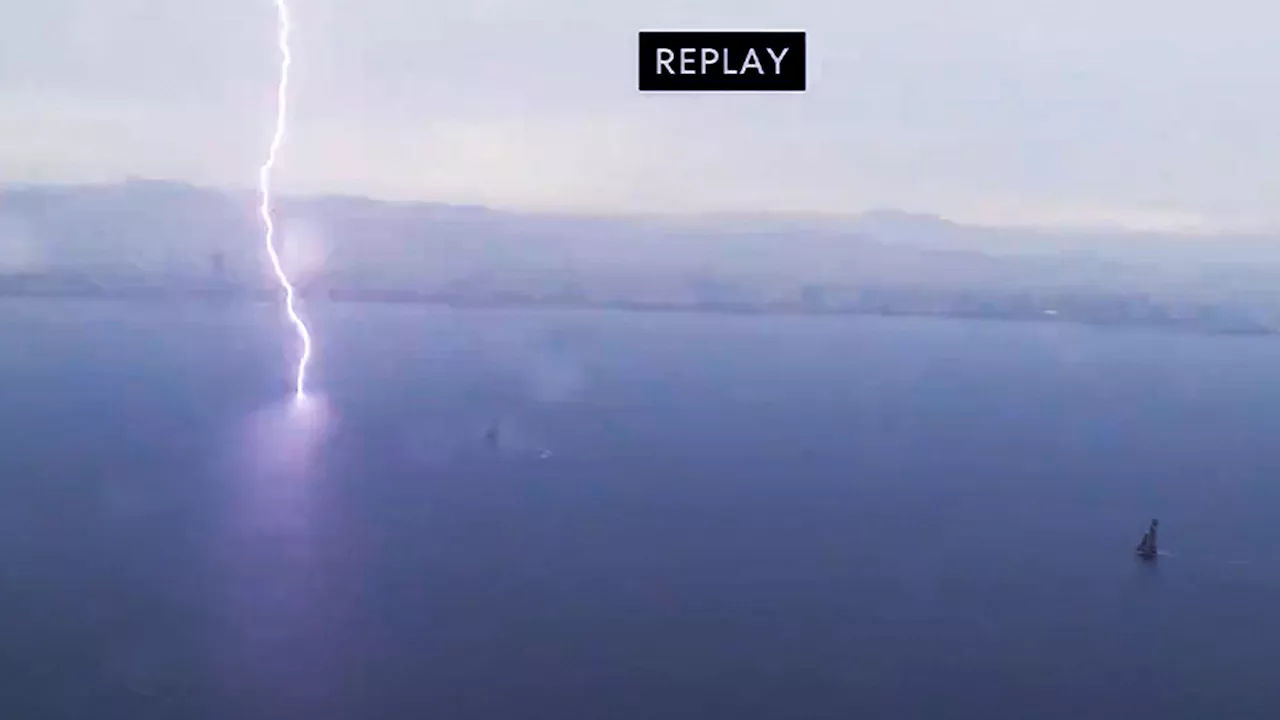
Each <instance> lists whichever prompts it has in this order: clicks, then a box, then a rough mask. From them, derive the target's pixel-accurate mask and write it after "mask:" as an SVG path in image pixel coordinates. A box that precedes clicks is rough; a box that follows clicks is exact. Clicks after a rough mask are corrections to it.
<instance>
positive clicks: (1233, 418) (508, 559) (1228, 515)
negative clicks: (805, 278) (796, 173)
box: [0, 302, 1280, 720]
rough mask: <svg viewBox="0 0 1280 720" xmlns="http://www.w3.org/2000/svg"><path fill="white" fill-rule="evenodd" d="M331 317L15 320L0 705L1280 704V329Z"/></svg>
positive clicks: (599, 316)
mask: <svg viewBox="0 0 1280 720" xmlns="http://www.w3.org/2000/svg"><path fill="white" fill-rule="evenodd" d="M312 313H313V315H314V316H315V317H314V321H315V325H316V331H317V362H316V365H315V366H314V373H313V375H312V379H313V387H314V388H315V393H316V395H317V397H313V398H312V399H311V400H310V401H309V402H308V403H305V404H303V405H301V406H296V407H295V406H294V405H292V404H291V403H290V402H289V394H290V385H291V382H292V379H291V377H290V375H289V367H288V362H289V360H288V354H289V353H291V352H292V348H293V346H292V344H291V342H290V340H291V338H290V337H289V335H288V334H287V333H288V330H287V327H286V326H284V325H282V324H281V322H280V318H279V317H278V314H277V311H276V310H275V309H274V308H271V307H267V306H261V307H247V306H235V307H222V308H217V307H197V306H177V307H169V308H164V307H156V306H146V305H126V304H119V305H113V304H97V305H95V304H80V303H53V302H50V303H43V304H35V303H32V304H19V303H13V304H7V305H3V306H0V370H3V373H4V374H3V377H4V383H3V384H2V385H0V388H2V390H0V392H2V395H0V431H2V432H3V435H0V437H2V438H3V447H2V448H0V483H2V485H0V487H2V494H0V629H2V630H3V633H2V634H0V678H3V680H2V681H0V717H4V718H95V719H97V718H102V719H108V720H112V719H115V718H122V719H123V718H129V719H131V720H132V719H136V718H184V719H185V718H191V719H196V718H235V719H237V720H240V719H246V720H247V719H249V718H307V719H308V720H323V719H325V718H358V719H364V718H459V719H466V718H548V719H555V720H563V719H565V718H609V719H619V720H621V719H627V718H645V719H651V720H675V719H678V718H699V719H702V718H796V719H800V718H855V717H865V718H915V717H939V718H997V717H1010V718H1012V717H1019V718H1038V719H1047V718H1112V717H1114V718H1132V717H1139V716H1141V717H1161V718H1165V719H1166V720H1172V719H1174V718H1208V717H1224V718H1225V717H1230V718H1246V717H1258V718H1274V717H1280V622H1277V617H1278V616H1277V610H1276V608H1277V607H1280V524H1277V523H1276V521H1275V518H1276V515H1277V510H1280V489H1278V487H1280V486H1278V485H1277V483H1278V482H1280V382H1277V378H1280V342H1277V341H1275V340H1271V339H1245V338H1223V337H1197V336H1182V335H1168V334H1158V333H1143V332H1128V331H1127V332H1110V331H1100V330H1090V329H1084V328H1075V327H1067V326H1057V325H1016V324H998V323H977V322H973V323H970V322H948V321H919V320H884V319H872V318H864V319H751V318H723V317H698V316H658V315H628V314H609V313H567V312H566V313H550V312H546V313H544V312H479V311H473V312H462V311H448V310H443V309H424V308H409V307H404V308H399V307H374V306H362V307H360V306H339V307H325V308H313V310H312ZM495 418H501V419H502V431H501V435H500V441H499V443H498V447H497V448H487V447H486V446H485V445H484V443H483V442H482V436H483V433H484V428H485V427H486V425H487V424H488V423H489V422H491V421H492V420H493V419H495ZM1153 516H1158V517H1159V518H1160V519H1161V521H1162V530H1163V531H1164V534H1163V536H1162V541H1163V543H1164V546H1165V548H1166V549H1167V551H1168V552H1169V553H1170V555H1169V556H1167V557H1164V558H1161V560H1160V561H1159V562H1158V563H1157V564H1156V565H1154V566H1152V565H1144V564H1141V563H1139V562H1136V561H1135V557H1134V556H1133V553H1132V547H1133V545H1134V544H1135V543H1136V541H1137V540H1138V536H1139V535H1140V534H1141V532H1142V530H1143V529H1144V528H1145V526H1146V523H1147V522H1148V521H1149V520H1150V518H1151V517H1153Z"/></svg>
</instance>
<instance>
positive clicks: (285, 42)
mask: <svg viewBox="0 0 1280 720" xmlns="http://www.w3.org/2000/svg"><path fill="white" fill-rule="evenodd" d="M275 5H276V18H277V25H276V42H277V45H278V47H279V50H280V81H279V83H278V84H277V85H276V126H275V132H274V133H273V134H272V136H271V147H270V149H268V150H267V159H266V161H265V162H263V163H262V167H261V168H260V169H259V170H258V191H259V195H260V196H261V198H262V204H261V205H260V206H259V207H258V211H259V213H261V215H262V224H263V225H264V226H266V237H265V239H264V241H265V243H266V246H267V255H269V256H270V257H271V267H272V269H273V270H275V273H276V279H277V280H279V281H280V286H281V287H283V288H284V306H285V311H286V312H287V313H288V314H289V321H290V322H292V323H293V327H294V329H296V330H297V331H298V338H299V339H300V340H301V341H302V357H300V358H299V359H298V370H297V388H296V392H297V397H298V399H302V398H303V397H305V396H306V382H307V363H308V362H309V361H310V360H311V331H310V330H308V329H307V324H306V323H305V322H303V320H302V317H301V316H299V315H298V309H297V308H296V307H295V298H294V295H295V293H294V289H293V283H291V282H289V276H288V275H287V274H285V271H284V267H283V266H282V265H281V264H280V255H279V253H277V252H276V246H275V235H276V226H275V222H274V221H273V220H272V213H271V171H272V169H274V168H275V164H276V155H277V154H279V152H280V146H281V144H283V143H284V134H285V122H286V120H287V119H288V109H289V106H288V95H289V66H290V65H291V64H292V63H293V54H292V53H291V52H290V51H289V6H288V5H287V4H285V0H275Z"/></svg>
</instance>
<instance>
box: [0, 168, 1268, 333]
mask: <svg viewBox="0 0 1280 720" xmlns="http://www.w3.org/2000/svg"><path fill="white" fill-rule="evenodd" d="M278 205H279V212H278V219H279V227H280V245H281V246H282V247H283V255H284V257H285V261H286V265H287V266H288V267H289V268H290V271H291V273H293V274H294V275H295V276H297V277H299V278H301V279H302V281H303V282H304V283H305V284H306V285H308V286H309V287H311V288H315V289H317V291H320V290H322V289H324V288H335V289H337V290H338V291H340V293H341V292H346V293H356V294H359V293H365V294H368V293H387V292H392V293H401V294H403V293H405V292H408V293H410V294H412V293H426V294H433V293H434V294H437V295H439V294H444V295H448V296H450V297H464V298H472V299H477V298H479V299H483V298H492V297H521V298H547V297H555V298H578V299H580V300H581V301H584V302H585V301H593V302H623V303H655V302H656V303H704V304H705V303H726V302H727V303H746V304H747V305H752V304H767V303H779V302H782V303H787V302H793V301H794V302H799V303H801V304H805V303H808V304H809V305H815V304H816V305H821V306H824V307H825V306H829V305H832V304H834V305H839V304H840V303H841V302H844V303H846V304H847V303H850V302H854V301H853V300H850V298H862V299H860V300H858V301H857V302H869V301H866V300H865V298H867V297H870V296H875V297H881V298H883V297H893V298H896V299H895V300H893V301H892V303H896V305H894V306H895V307H899V306H902V305H903V304H904V303H905V304H906V305H909V306H911V307H915V308H916V309H917V310H919V309H920V308H933V311H938V312H943V313H944V314H945V312H947V311H945V310H938V309H939V308H944V309H945V308H952V309H954V308H956V307H960V306H966V307H967V306H968V305H965V304H966V303H968V304H969V305H973V306H974V307H988V306H992V307H995V306H1000V307H1003V306H1004V305H1008V304H1009V303H1015V302H1016V303H1021V304H1022V305H1023V306H1026V307H1041V306H1042V305H1043V306H1045V307H1048V306H1050V305H1055V304H1056V305H1063V304H1069V303H1070V302H1076V301H1080V302H1084V301H1085V300H1089V301H1090V302H1092V301H1093V300H1096V299H1097V298H1113V299H1114V298H1144V300H1143V302H1152V303H1157V304H1161V306H1163V305H1169V306H1171V307H1172V306H1179V305H1180V306H1186V305H1187V304H1193V305H1195V306H1196V307H1199V306H1205V307H1215V308H1229V309H1230V311H1231V312H1245V311H1247V312H1250V313H1257V314H1261V315H1264V316H1268V317H1269V316H1270V315H1271V314H1273V313H1274V312H1275V311H1276V309H1280V283H1277V280H1280V246H1277V244H1276V242H1275V241H1274V239H1272V238H1266V237H1245V236H1237V237H1224V238H1207V237H1189V236H1174V235H1158V234H1152V233H1119V232H1113V231H1070V232H1068V231H1061V230H1046V229H1016V228H984V227H974V226H965V225H960V224H956V223H953V222H950V221H947V220H945V219H943V218H938V217H934V216H928V215H918V214H911V213H904V212H899V211H892V210H888V211H877V212H871V213H866V214H863V215H861V216H856V217H850V218H834V219H833V218H776V217H774V218H770V217H747V216H729V217H710V216H708V217H701V218H637V217H577V216H563V215H532V214H519V213H511V212H501V211H496V210H492V209H488V208H484V207H474V206H452V205H443V204H433V203H392V202H380V201H375V200H370V199H367V198H358V197H337V196H335V197H285V198H281V199H280V200H279V203H278ZM268 270H269V268H268V265H267V261H266V255H265V253H264V252H263V248H262V228H261V225H260V218H259V216H258V210H257V199H256V197H254V196H253V195H252V194H249V193H227V192H221V191H217V190H210V189H205V188H198V187H192V186H189V185H184V184H180V183H171V182H159V181H130V182H124V183H119V184H112V185H96V186H57V185H36V186H9V187H6V188H4V189H3V190H0V272H6V271H7V272H8V273H10V274H13V273H27V274H30V273H60V274H62V275H66V274H68V273H70V274H74V275H76V276H77V277H82V278H84V279H88V280H92V282H94V283H97V284H100V285H111V284H112V283H123V284H135V285H136V284H144V285H145V284H148V283H150V284H156V283H160V284H164V283H169V284H173V283H181V282H195V281H196V280H197V279H202V278H204V279H207V278H209V277H211V276H217V277H219V278H223V279H225V280H226V281H228V282H233V283H236V284H239V285H242V286H245V287H247V288H249V289H259V290H262V291H269V290H270V288H271V282H270V275H269V272H268ZM23 282H28V281H27V280H24V281H23ZM77 282H79V281H77ZM23 287H28V285H23ZM842 298H843V300H842ZM908 298H909V299H908ZM1001 298H1006V299H1001ZM1007 298H1021V299H1019V300H1016V301H1014V300H1007ZM1028 298H1030V300H1028ZM1091 299H1092V300H1091ZM876 302H881V301H879V300H877V301H876ZM885 302H887V301H885ZM1111 302H1113V304H1116V303H1118V304H1122V305H1123V304H1124V303H1127V302H1129V301H1121V300H1113V301H1111ZM984 303H985V305H984ZM993 303H994V305H993ZM1001 303H1004V305H1001ZM1028 303H1029V304H1028ZM975 312H978V311H976V310H975ZM981 312H987V311H986V310H984V311H981ZM1028 312H1032V311H1028ZM1144 312H1146V311H1144ZM1195 312H1199V311H1198V310H1197V311H1195Z"/></svg>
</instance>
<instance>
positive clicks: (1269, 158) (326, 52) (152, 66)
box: [0, 0, 1280, 225]
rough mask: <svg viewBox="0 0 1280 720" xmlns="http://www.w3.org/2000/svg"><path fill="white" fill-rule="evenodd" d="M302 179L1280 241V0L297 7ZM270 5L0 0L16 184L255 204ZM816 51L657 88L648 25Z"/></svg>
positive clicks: (296, 111)
mask: <svg viewBox="0 0 1280 720" xmlns="http://www.w3.org/2000/svg"><path fill="white" fill-rule="evenodd" d="M291 6H292V8H293V13H294V19H295V34H294V41H295V42H294V45H295V55H296V65H295V75H294V80H295V82H294V85H293V93H292V98H293V107H292V112H293V114H292V120H293V125H292V135H291V136H290V139H289V143H288V145H287V148H286V151H285V154H284V156H283V158H282V165H281V176H280V182H281V183H282V185H284V186H286V187H288V188H291V189H295V190H306V191H312V190H337V191H356V192H360V193H366V194H372V195H377V196H393V197H411V198H421V199H427V200H443V201H453V202H483V203H489V204H494V205H500V206H514V207H537V208H571V209H585V210H605V211H613V210H656V211H669V210H677V211H689V210H744V209H753V210H779V211H793V210H806V211H808V210H813V211H824V212H853V211H858V210H862V209H866V208H871V207H886V206H892V207H899V208H905V209H910V210H920V211H931V212H938V213H941V214H944V215H947V216H950V217H952V218H956V219H960V220H977V221H985V222H997V223H1000V222H1027V221H1032V222H1052V223H1056V222H1073V223H1074V222H1088V223H1092V222H1107V221H1112V222H1125V223H1130V224H1144V225H1145V224H1154V225H1162V224H1173V225H1179V224H1191V223H1208V224H1210V225H1223V224H1237V223H1259V222H1266V223H1271V224H1280V179H1278V174H1280V131H1277V128H1280V92H1278V91H1280V42H1277V40H1276V27H1277V26H1278V25H1280V4H1277V3H1275V2H1270V1H1269V0H1216V1H1215V2H1209V1H1208V0H895V1H894V2H868V1H864V0H537V1H535V0H470V1H468V0H458V1H455V2H449V3H441V2H436V1H435V0H291ZM274 22H275V16H274V8H273V6H272V3H271V0H0V108H3V109H4V110H3V112H0V178H3V179H43V180H63V179H65V180H83V179H113V178H118V177H123V176H126V175H145V176H152V177H172V178H181V179H188V180H192V181H196V182H201V183H216V184H221V185H242V186H247V185H249V184H251V183H252V182H253V181H254V178H255V173H256V167H257V163H258V162H259V160H260V158H261V154H262V153H263V151H264V149H265V144H266V140H267V133H268V131H269V129H270V128H269V123H270V121H271V115H270V113H271V101H272V99H273V92H274V88H273V85H272V83H273V82H274V77H275V71H276V55H275V48H274ZM758 27H763V28H771V27H777V28H789V29H790V28H798V29H805V30H808V31H809V58H810V71H809V84H810V88H811V90H810V92H808V93H806V94H804V95H774V96H769V95H756V96H730V95H710V96H707V95H704V96H688V95H686V96H679V95H674V96H644V95H640V94H639V93H638V92H636V89H635V76H636V72H635V58H634V47H635V34H636V31H637V30H640V29H667V28H675V29H680V28H758Z"/></svg>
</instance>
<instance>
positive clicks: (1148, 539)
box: [1136, 520, 1160, 560]
mask: <svg viewBox="0 0 1280 720" xmlns="http://www.w3.org/2000/svg"><path fill="white" fill-rule="evenodd" d="M1159 526H1160V521H1159V520H1152V521H1151V527H1149V528H1147V531H1146V532H1145V533H1143V534H1142V542H1140V543H1138V547H1137V550H1136V552H1137V553H1138V557H1140V558H1142V559H1143V560H1154V559H1155V558H1156V555H1157V554H1159V549H1158V548H1157V546H1156V528H1157V527H1159Z"/></svg>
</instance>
